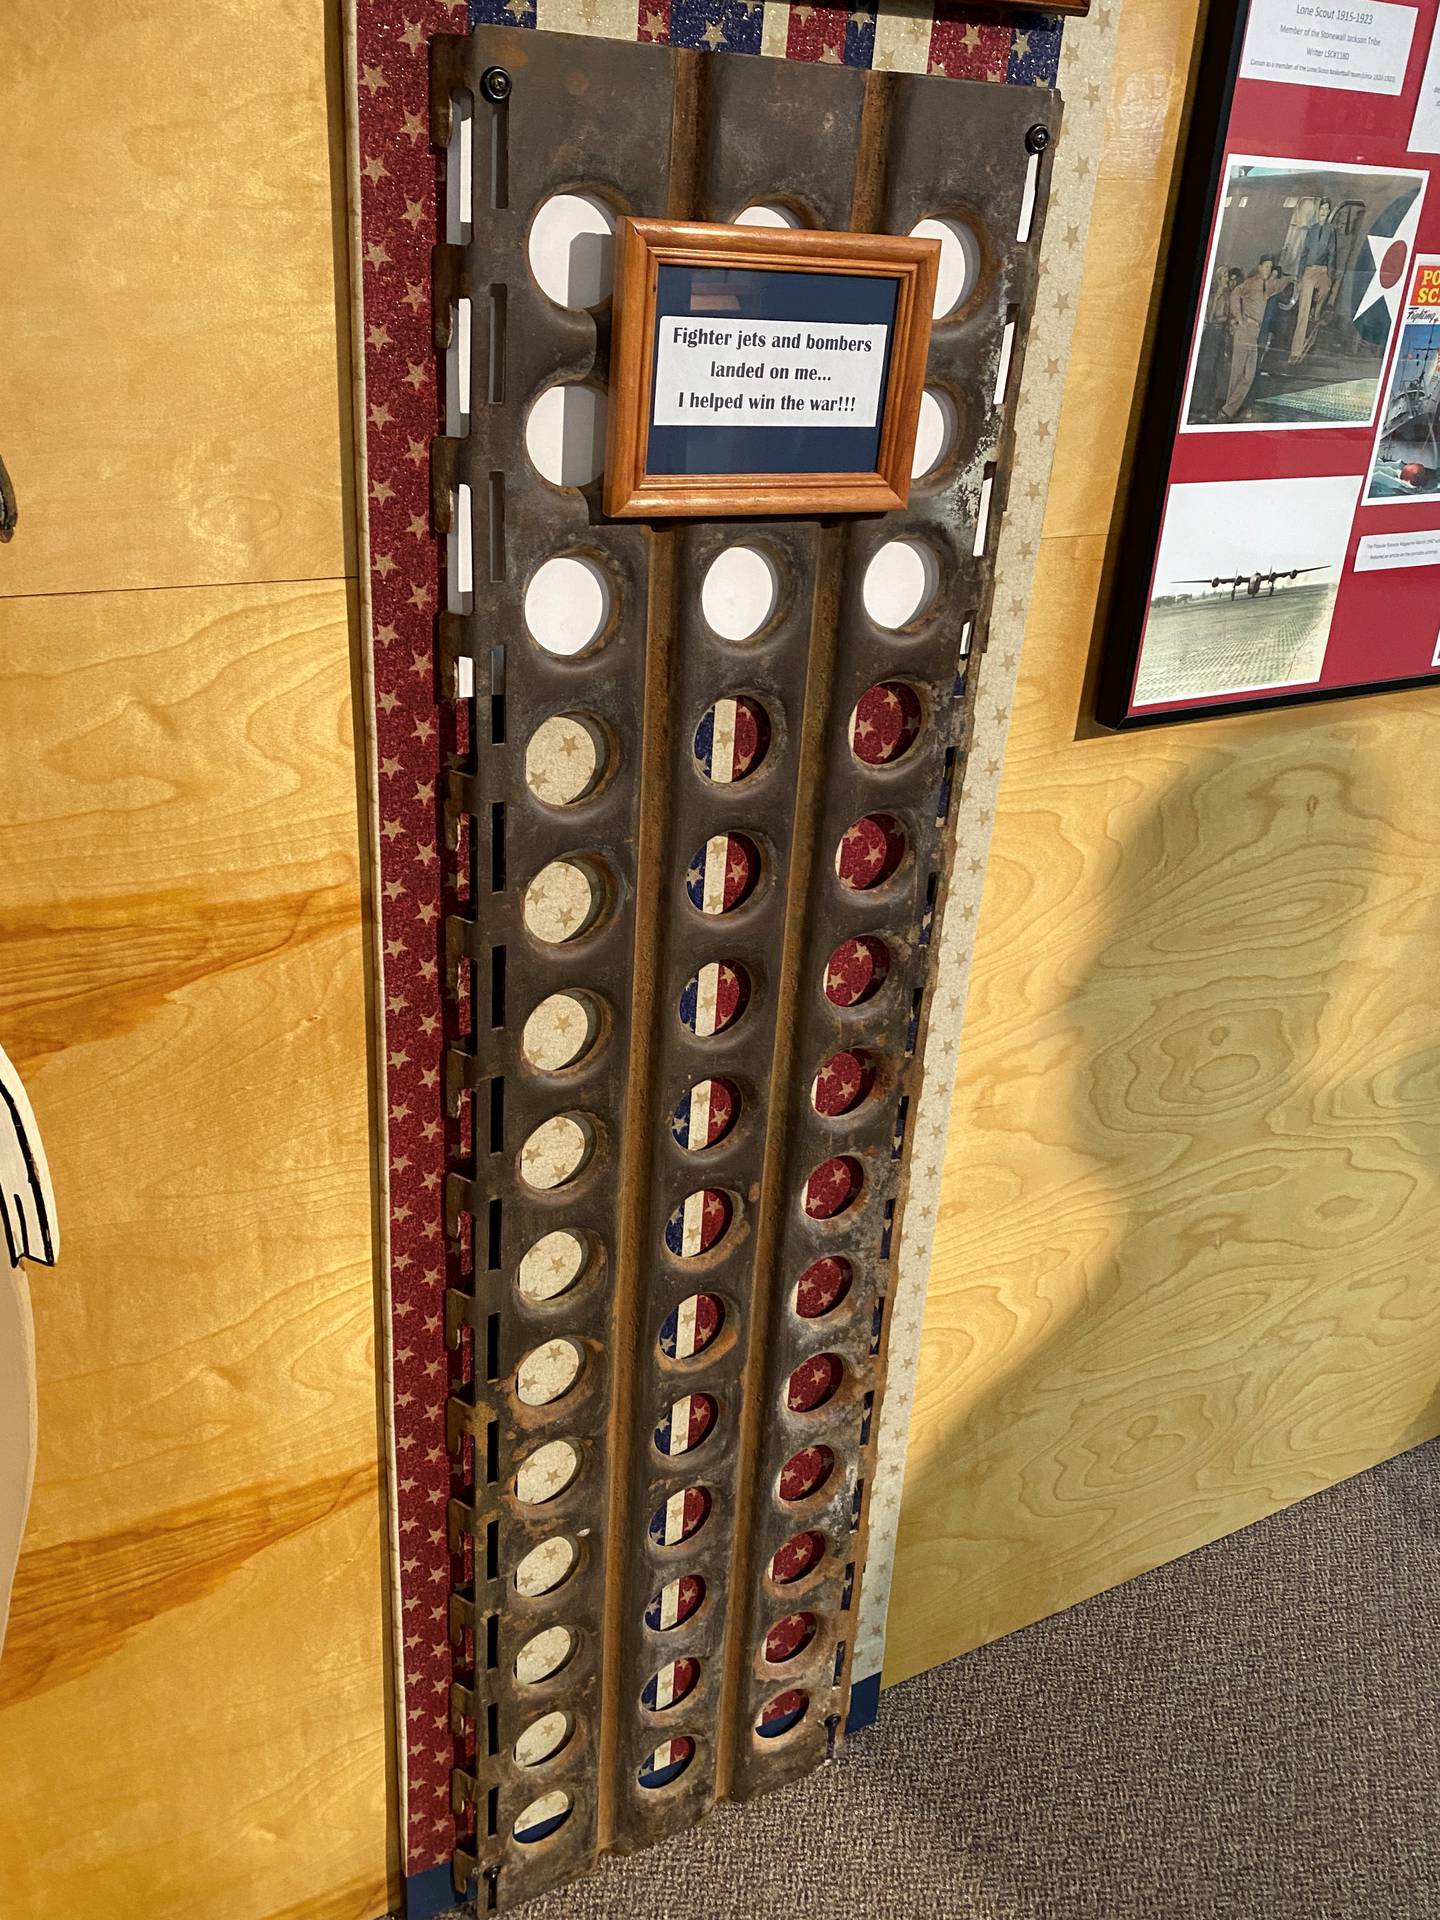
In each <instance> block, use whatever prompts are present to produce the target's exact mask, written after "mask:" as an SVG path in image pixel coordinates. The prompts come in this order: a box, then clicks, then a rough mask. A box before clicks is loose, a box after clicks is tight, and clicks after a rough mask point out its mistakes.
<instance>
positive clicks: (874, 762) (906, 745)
mask: <svg viewBox="0 0 1440 1920" xmlns="http://www.w3.org/2000/svg"><path fill="white" fill-rule="evenodd" d="M923 718H924V713H923V709H922V708H921V705H920V696H919V694H918V693H916V691H915V689H914V688H913V687H907V686H906V684H905V682H904V681H903V680H881V681H880V682H879V683H878V684H877V685H875V686H873V687H870V688H868V689H867V690H866V691H865V692H864V693H862V694H861V696H860V698H859V699H858V700H857V701H856V702H855V705H854V706H853V707H852V708H851V710H850V751H851V752H852V753H853V754H854V756H855V758H856V759H857V760H858V761H859V762H860V763H861V765H862V766H866V767H893V766H894V764H895V762H896V761H897V760H903V759H904V758H905V755H906V754H907V753H908V752H909V751H910V749H911V747H913V746H914V744H915V742H916V739H917V738H918V737H919V733H920V724H921V721H922V719H923Z"/></svg>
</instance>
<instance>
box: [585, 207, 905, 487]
mask: <svg viewBox="0 0 1440 1920" xmlns="http://www.w3.org/2000/svg"><path fill="white" fill-rule="evenodd" d="M939 254H940V248H939V243H938V241H935V240H916V239H913V238H908V237H907V238H899V237H896V236H894V235H891V234H872V233H817V232H812V231H804V230H790V229H781V230H777V229H773V228H762V227H725V226H711V225H706V224H702V223H699V222H695V221H683V220H634V219H625V220H622V221H621V222H620V227H619V232H618V235H617V258H616V272H615V344H614V348H613V350H612V353H611V361H610V368H611V380H610V389H611V390H610V418H609V430H608V442H607V447H606V456H605V511H606V512H607V513H608V514H610V515H612V516H613V517H616V518H642V519H651V518H655V517H657V516H660V515H668V514H688V515H702V514H703V515H719V516H722V517H728V516H731V515H745V514H761V515H775V514H787V513H805V514H816V513H884V512H887V511H888V510H889V509H891V508H892V507H903V506H904V505H905V503H906V501H907V499H908V497H909V490H910V463H911V459H912V456H913V453H914V448H915V429H916V423H917V420H918V418H919V412H920V395H921V392H922V389H923V387H924V382H925V359H926V354H927V352H928V350H929V345H930V315H931V311H932V309H933V307H934V301H935V276H936V271H937V266H938V261H939Z"/></svg>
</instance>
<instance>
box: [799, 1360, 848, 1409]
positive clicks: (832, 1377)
mask: <svg viewBox="0 0 1440 1920" xmlns="http://www.w3.org/2000/svg"><path fill="white" fill-rule="evenodd" d="M844 1377H845V1363H844V1361H843V1360H842V1359H841V1358H840V1356H839V1354H838V1353H815V1354H812V1355H811V1356H810V1358H809V1359H808V1360H802V1361H801V1362H800V1364H799V1366H798V1367H796V1369H795V1371H794V1372H793V1373H792V1374H791V1375H790V1378H789V1380H788V1381H787V1382H786V1386H785V1404H786V1406H787V1407H788V1408H789V1409H790V1411H791V1413H814V1412H815V1411H816V1410H817V1409H818V1408H820V1407H823V1406H824V1404H825V1402H826V1401H827V1400H829V1399H831V1398H832V1397H833V1395H834V1392H835V1389H836V1388H837V1387H838V1386H839V1384H840V1382H841V1381H842V1380H843V1379H844Z"/></svg>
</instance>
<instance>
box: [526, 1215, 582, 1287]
mask: <svg viewBox="0 0 1440 1920" xmlns="http://www.w3.org/2000/svg"><path fill="white" fill-rule="evenodd" d="M584 1270H585V1242H584V1241H583V1240H582V1239H581V1238H580V1236H579V1235H578V1234H574V1233H568V1232H567V1231H566V1230H565V1229H564V1228H563V1227H561V1228H557V1229H556V1231H555V1232H554V1233H546V1234H542V1235H541V1236H540V1238H539V1239H538V1240H537V1241H536V1242H535V1243H534V1245H533V1246H530V1247H527V1248H526V1249H525V1252H524V1253H523V1254H522V1255H521V1256H520V1267H519V1271H518V1272H517V1274H516V1282H517V1284H518V1286H519V1288H520V1292H521V1294H522V1295H523V1296H524V1298H525V1299H527V1300H533V1301H542V1300H556V1299H558V1298H559V1297H560V1295H561V1294H562V1293H568V1292H569V1290H570V1288H571V1287H573V1286H574V1285H575V1282H576V1281H577V1280H578V1279H579V1278H580V1275H581V1274H582V1273H583V1272H584Z"/></svg>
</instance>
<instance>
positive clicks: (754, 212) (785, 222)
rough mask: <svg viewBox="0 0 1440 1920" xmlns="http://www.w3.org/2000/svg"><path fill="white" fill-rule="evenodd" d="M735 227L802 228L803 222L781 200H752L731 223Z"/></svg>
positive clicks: (792, 209) (793, 210)
mask: <svg viewBox="0 0 1440 1920" xmlns="http://www.w3.org/2000/svg"><path fill="white" fill-rule="evenodd" d="M731 224H732V225H734V226H737V227H774V228H782V227H803V226H804V224H805V222H804V221H803V220H802V219H801V218H800V216H799V214H798V213H796V211H795V209H794V208H793V207H787V206H786V205H785V203H784V202H783V201H782V200H754V201H752V202H751V204H750V205H749V206H748V207H746V208H745V209H744V210H743V211H742V212H740V213H737V214H736V216H735V218H734V220H733V222H732V223H731Z"/></svg>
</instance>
